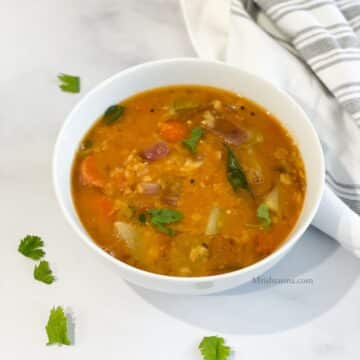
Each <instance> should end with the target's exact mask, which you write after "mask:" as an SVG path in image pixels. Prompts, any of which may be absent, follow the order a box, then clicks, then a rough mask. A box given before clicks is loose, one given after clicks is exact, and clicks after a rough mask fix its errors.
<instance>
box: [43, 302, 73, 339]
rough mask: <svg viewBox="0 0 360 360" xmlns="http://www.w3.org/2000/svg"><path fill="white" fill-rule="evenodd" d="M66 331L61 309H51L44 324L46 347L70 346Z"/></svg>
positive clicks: (65, 320) (64, 317)
mask: <svg viewBox="0 0 360 360" xmlns="http://www.w3.org/2000/svg"><path fill="white" fill-rule="evenodd" d="M67 330H68V329H67V317H66V315H65V313H64V310H63V309H62V307H61V306H58V307H56V308H55V307H54V308H52V309H51V311H50V316H49V320H48V322H47V324H46V333H47V336H48V343H47V344H46V345H53V344H57V345H70V339H69V337H68V333H67Z"/></svg>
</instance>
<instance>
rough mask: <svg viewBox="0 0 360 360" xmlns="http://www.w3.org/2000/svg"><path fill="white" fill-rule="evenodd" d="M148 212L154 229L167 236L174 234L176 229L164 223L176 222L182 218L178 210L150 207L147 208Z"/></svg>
mask: <svg viewBox="0 0 360 360" xmlns="http://www.w3.org/2000/svg"><path fill="white" fill-rule="evenodd" d="M148 214H149V215H150V222H151V224H152V225H153V226H154V227H155V228H156V229H158V230H159V231H161V232H163V233H165V234H167V235H169V236H174V235H175V234H176V231H175V230H174V229H171V228H169V227H167V226H165V225H168V224H172V223H174V222H178V221H180V220H182V218H183V214H182V213H181V212H180V211H176V210H172V209H166V208H163V209H161V208H160V209H150V210H148Z"/></svg>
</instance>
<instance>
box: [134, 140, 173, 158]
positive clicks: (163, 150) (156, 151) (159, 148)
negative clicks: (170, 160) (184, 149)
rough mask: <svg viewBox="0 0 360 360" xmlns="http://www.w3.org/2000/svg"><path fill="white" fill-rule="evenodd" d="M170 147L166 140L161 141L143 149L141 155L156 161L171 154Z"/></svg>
mask: <svg viewBox="0 0 360 360" xmlns="http://www.w3.org/2000/svg"><path fill="white" fill-rule="evenodd" d="M169 152H170V149H169V147H168V146H167V144H166V143H164V142H159V143H157V144H154V145H152V146H150V147H149V148H147V149H145V150H143V151H142V152H141V153H140V156H141V157H142V158H143V159H145V160H147V161H155V160H160V159H162V158H164V157H165V156H166V155H167V154H169Z"/></svg>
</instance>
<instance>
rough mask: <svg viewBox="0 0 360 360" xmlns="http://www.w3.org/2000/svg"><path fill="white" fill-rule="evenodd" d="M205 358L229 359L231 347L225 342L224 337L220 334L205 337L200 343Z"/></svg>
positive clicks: (214, 359) (209, 359) (207, 359)
mask: <svg viewBox="0 0 360 360" xmlns="http://www.w3.org/2000/svg"><path fill="white" fill-rule="evenodd" d="M199 349H200V352H201V354H202V356H203V360H227V359H228V357H229V356H230V347H229V346H226V345H225V344H224V339H223V338H221V337H218V336H207V337H204V338H203V339H202V341H201V343H200V345H199Z"/></svg>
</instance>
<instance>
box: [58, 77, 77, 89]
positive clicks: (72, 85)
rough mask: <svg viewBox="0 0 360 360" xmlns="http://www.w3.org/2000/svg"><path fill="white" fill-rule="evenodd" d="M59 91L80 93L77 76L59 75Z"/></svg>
mask: <svg viewBox="0 0 360 360" xmlns="http://www.w3.org/2000/svg"><path fill="white" fill-rule="evenodd" d="M58 79H59V80H60V85H59V87H60V89H61V90H62V91H65V92H70V93H78V92H80V78H79V77H78V76H74V75H69V74H59V75H58Z"/></svg>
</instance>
